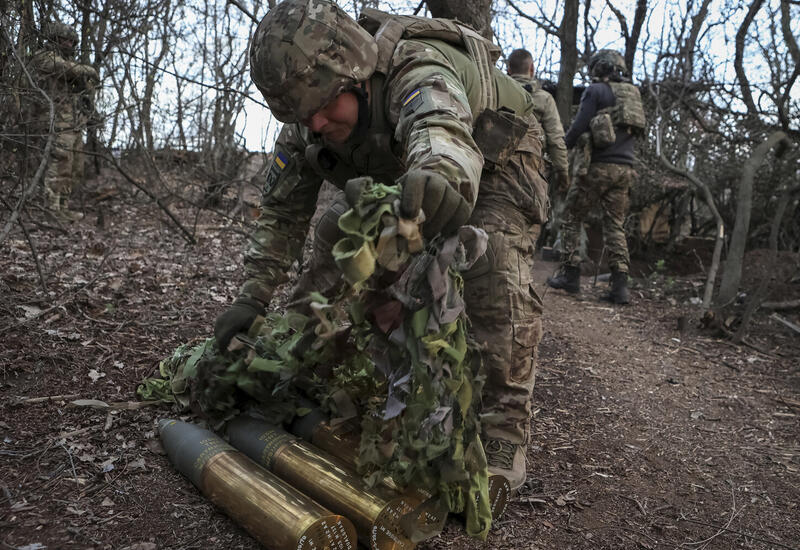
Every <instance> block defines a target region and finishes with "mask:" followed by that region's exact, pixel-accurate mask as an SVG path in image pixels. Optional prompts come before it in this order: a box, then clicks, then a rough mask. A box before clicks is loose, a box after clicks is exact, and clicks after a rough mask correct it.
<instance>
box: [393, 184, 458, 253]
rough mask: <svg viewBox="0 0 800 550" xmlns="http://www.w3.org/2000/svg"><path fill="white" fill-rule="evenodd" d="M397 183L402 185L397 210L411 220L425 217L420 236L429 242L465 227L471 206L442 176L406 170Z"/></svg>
mask: <svg viewBox="0 0 800 550" xmlns="http://www.w3.org/2000/svg"><path fill="white" fill-rule="evenodd" d="M397 183H399V184H400V185H402V187H403V190H402V193H401V195H400V210H401V213H402V214H403V216H405V217H407V218H410V219H413V218H415V217H416V216H417V214H418V213H419V210H420V209H422V211H423V212H424V213H425V223H424V224H423V225H422V233H423V234H424V235H425V237H426V238H428V239H430V238H432V237H435V236H436V235H438V234H439V233H441V234H442V235H451V234H453V233H455V232H456V231H457V230H458V228H459V227H461V226H462V225H464V224H465V223H467V220H468V219H469V216H470V214H471V213H472V206H471V205H470V204H469V203H468V202H467V201H466V199H464V197H462V196H461V193H459V192H458V191H456V190H455V189H454V188H453V187H452V186H451V185H450V183H449V182H448V181H447V180H446V179H445V178H444V176H442V175H441V174H439V173H437V172H434V171H432V170H409V171H408V172H406V173H405V174H403V175H402V176H401V177H400V178H399V179H398V180H397Z"/></svg>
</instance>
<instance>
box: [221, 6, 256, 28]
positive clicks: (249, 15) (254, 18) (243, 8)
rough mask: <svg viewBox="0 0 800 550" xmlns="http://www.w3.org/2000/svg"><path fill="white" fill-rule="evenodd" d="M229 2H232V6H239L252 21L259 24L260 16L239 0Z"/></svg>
mask: <svg viewBox="0 0 800 550" xmlns="http://www.w3.org/2000/svg"><path fill="white" fill-rule="evenodd" d="M228 4H231V5H232V6H236V7H237V8H239V10H240V11H241V12H242V13H243V14H245V15H246V16H247V17H249V18H250V21H252V22H253V23H255V24H256V25H258V18H257V17H256V16H255V15H253V14H252V12H250V10H248V9H247V8H245V7H244V6H243V5H242V4H241V3H240V2H239V1H238V0H228Z"/></svg>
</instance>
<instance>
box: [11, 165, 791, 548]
mask: <svg viewBox="0 0 800 550" xmlns="http://www.w3.org/2000/svg"><path fill="white" fill-rule="evenodd" d="M128 189H129V188H128V187H127V186H126V185H125V184H124V183H123V182H122V181H121V180H114V179H113V178H106V179H104V180H103V182H102V185H101V184H99V183H97V182H94V183H91V184H89V185H87V187H86V189H84V190H83V194H82V196H83V201H82V202H83V206H82V210H83V212H84V213H85V217H84V218H83V219H82V220H80V221H78V222H75V223H72V224H63V223H60V222H58V221H57V220H54V219H52V218H51V217H48V216H47V214H46V213H44V212H43V211H41V210H33V211H32V214H30V215H27V216H25V217H23V220H24V223H25V225H26V228H27V230H28V234H29V237H30V239H31V242H33V243H34V245H35V250H36V254H35V255H34V254H33V253H32V252H31V246H30V244H29V241H28V238H27V237H26V236H25V234H23V233H22V232H21V231H19V229H18V228H16V229H15V231H14V232H13V233H12V235H11V237H10V238H9V240H7V241H6V242H5V243H4V244H3V246H2V249H0V274H1V276H2V278H1V279H0V341H1V342H2V343H3V344H2V346H0V548H4V549H5V548H9V549H20V550H22V549H24V550H38V549H43V548H96V549H101V548H103V549H107V548H108V549H110V548H114V549H123V548H125V549H128V550H153V549H156V548H163V549H166V548H176V549H177V548H187V549H188V548H201V549H209V548H248V549H249V548H257V547H258V545H257V543H256V542H255V541H254V540H253V539H252V538H250V537H249V535H248V534H247V533H246V532H245V531H243V530H242V529H241V528H239V527H237V526H236V525H235V524H234V523H233V522H232V521H231V520H229V519H228V518H227V517H226V516H225V515H223V514H222V513H221V512H219V511H217V510H216V509H215V508H214V506H213V505H211V504H210V503H209V502H208V501H207V500H206V499H205V498H204V497H203V496H202V495H200V493H199V492H198V491H197V490H196V489H195V488H194V487H193V486H192V485H191V484H190V483H189V482H188V481H187V480H186V479H185V478H183V477H182V476H181V475H180V474H178V473H177V472H176V471H175V470H174V469H173V468H172V466H171V465H170V464H169V462H168V460H167V458H166V457H165V456H164V454H163V451H162V450H161V447H160V444H159V441H158V436H157V421H158V419H160V418H165V417H172V416H174V413H173V412H172V411H170V410H169V409H167V408H163V407H161V408H158V407H152V406H151V407H140V406H139V404H138V403H136V399H135V395H134V391H135V388H136V386H137V383H138V382H139V381H140V380H141V379H142V378H145V377H147V376H151V375H152V374H153V373H154V371H155V369H156V368H157V365H158V362H159V360H160V359H162V358H164V357H166V356H168V355H169V354H170V353H171V352H172V351H173V350H174V349H175V348H176V347H177V346H178V345H180V344H182V343H185V342H191V341H199V340H201V339H203V338H205V337H207V336H208V335H210V332H211V325H212V322H213V319H214V317H215V316H216V314H217V313H218V312H219V311H221V310H222V309H223V308H224V307H225V305H226V304H228V303H229V302H230V301H231V299H232V298H233V297H234V296H235V294H236V292H237V290H238V287H239V285H240V283H241V278H242V273H241V270H240V265H241V250H242V246H243V242H244V235H243V232H242V231H241V225H240V224H239V223H235V222H233V221H232V220H231V219H230V218H223V217H219V216H216V215H214V214H212V213H209V212H208V211H202V212H201V213H200V214H199V215H198V212H197V210H196V209H193V208H188V207H187V208H179V207H178V205H177V204H176V205H173V206H172V207H171V209H172V211H173V212H175V214H176V215H177V216H178V219H180V220H182V221H183V222H184V223H185V224H186V225H187V227H190V228H191V229H192V230H193V231H194V233H195V236H196V239H197V243H196V244H195V245H192V246H189V245H187V244H186V242H185V241H184V240H183V239H182V237H181V235H180V233H179V232H178V231H176V229H175V228H174V225H172V223H171V222H170V221H169V220H168V219H167V218H166V217H165V216H164V215H163V213H162V212H160V211H159V209H158V207H156V206H154V205H153V204H152V203H150V202H148V201H147V199H146V198H145V197H144V196H142V195H135V194H132V193H130V192H128V191H127V190H128ZM243 210H246V208H244V209H241V210H240V212H241V211H243ZM5 219H7V218H3V220H2V222H3V223H5ZM37 261H38V263H39V268H38V270H41V272H42V275H43V278H44V280H45V282H46V289H45V288H43V286H42V284H41V280H40V277H39V275H38V270H37V265H36V263H37ZM792 262H793V263H792ZM797 263H798V259H797V258H796V257H791V258H786V259H785V262H784V264H785V265H788V266H789V267H790V268H791V269H793V270H794V271H793V273H794V276H795V277H796V273H797V271H796V270H797ZM556 267H557V266H556V264H554V263H548V262H544V261H538V262H537V266H536V283H537V285H538V290H539V291H540V292H541V293H542V294H543V297H544V303H545V314H544V327H545V333H544V339H543V341H542V343H541V346H540V351H539V362H538V365H539V366H538V373H537V381H536V388H535V390H534V396H533V399H534V417H533V424H532V431H533V437H532V440H531V442H530V447H529V450H528V482H527V484H526V485H525V486H524V488H523V491H522V492H521V494H520V495H519V496H518V498H517V499H516V500H515V501H514V502H513V503H512V504H510V506H509V508H508V510H507V512H506V514H505V516H503V517H502V518H501V519H500V520H499V521H497V522H496V524H495V526H494V528H493V530H492V532H491V533H490V535H489V538H488V540H487V541H486V542H485V543H481V542H479V541H475V540H471V539H469V538H468V537H467V536H466V535H465V534H464V530H463V526H462V525H461V524H460V523H459V521H458V520H457V519H451V520H450V521H449V523H448V525H447V527H446V529H445V531H444V532H443V533H442V534H441V535H440V536H439V537H437V538H435V539H432V540H430V541H427V542H425V543H423V544H421V545H420V548H424V549H437V548H449V549H476V548H489V549H494V548H509V549H511V548H513V549H568V548H569V549H573V548H574V549H579V548H581V549H583V548H585V549H589V548H591V549H601V548H609V549H611V548H613V549H622V548H631V549H632V548H645V549H660V548H683V549H693V550H696V549H703V548H708V549H711V548H757V549H768V548H769V549H772V548H781V549H783V548H800V338H799V337H798V335H797V334H796V333H793V332H792V330H790V329H789V328H787V327H786V326H784V325H783V324H780V323H779V322H777V321H776V320H775V319H774V318H771V317H770V316H769V315H768V312H767V313H763V312H759V313H758V314H757V315H756V317H755V320H754V322H753V325H752V327H751V329H750V331H749V335H748V340H747V345H734V344H732V343H731V342H730V341H728V340H725V339H720V338H718V337H717V335H715V334H712V333H710V332H707V331H706V329H702V328H700V323H699V317H700V310H699V307H698V306H697V305H693V302H696V301H697V298H698V297H699V296H701V295H702V287H703V276H702V274H696V275H689V276H672V275H671V274H670V273H668V272H665V271H661V272H658V273H657V274H655V275H653V276H651V277H648V278H637V279H636V280H635V281H634V288H633V292H632V294H633V304H632V305H630V306H626V307H612V306H609V305H607V304H604V303H602V302H599V301H598V300H597V296H598V295H599V293H600V284H598V286H596V287H592V281H591V279H590V278H589V277H584V278H583V285H584V288H585V291H584V293H583V294H582V295H581V296H580V297H577V298H576V297H573V296H568V295H566V294H564V293H563V292H561V291H553V290H550V291H549V292H545V288H546V287H545V286H544V279H545V277H546V276H547V275H549V274H550V273H552V272H553V271H554V270H555V269H556ZM760 267H761V268H762V269H763V268H764V265H763V263H762V264H760ZM787 280H788V279H787ZM754 282H757V277H755V278H754V277H752V276H751V277H750V278H749V279H748V278H747V277H745V283H746V284H751V285H752V284H754ZM792 297H794V298H798V297H800V284H797V283H794V284H786V285H784V286H783V287H781V289H780V291H779V296H777V298H778V299H781V300H786V299H790V298H792ZM781 315H782V316H784V317H785V318H787V319H788V320H790V321H792V322H794V323H798V322H800V319H798V314H797V311H794V312H783V313H782V314H781ZM78 399H93V400H98V401H102V402H103V403H96V404H95V407H88V406H76V405H73V404H71V402H73V401H75V400H78ZM104 404H105V405H106V407H104Z"/></svg>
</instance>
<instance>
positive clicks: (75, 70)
mask: <svg viewBox="0 0 800 550" xmlns="http://www.w3.org/2000/svg"><path fill="white" fill-rule="evenodd" d="M42 34H43V37H44V40H45V42H44V46H43V47H42V48H41V49H39V50H38V51H36V52H35V53H34V54H33V57H32V58H31V68H32V69H33V71H34V73H35V75H36V77H37V83H38V85H39V86H40V87H41V88H42V90H44V91H45V93H46V94H47V96H48V97H49V98H50V100H51V101H52V102H53V107H54V118H53V120H52V128H51V127H50V123H51V120H50V108H49V105H47V104H45V103H44V102H43V101H40V102H39V103H38V104H37V109H36V110H37V116H36V117H37V120H38V122H39V126H40V130H41V133H42V134H43V135H48V134H49V132H50V131H53V132H55V143H54V144H53V149H52V153H51V158H50V162H49V164H48V167H47V172H46V173H45V176H44V191H45V197H46V199H47V205H48V207H49V208H50V210H52V211H53V212H57V213H58V214H59V215H60V216H63V217H65V218H67V219H76V218H77V217H78V215H77V214H76V213H73V212H71V211H70V210H69V209H68V207H67V201H68V199H69V195H70V193H71V192H72V189H73V185H74V184H75V183H76V182H80V180H82V179H83V154H82V150H83V136H82V133H83V129H84V128H85V127H86V123H87V121H88V119H89V116H90V115H91V114H92V113H93V112H94V97H93V94H94V89H95V87H96V86H97V84H98V83H99V82H100V79H99V77H98V74H97V71H96V70H95V69H94V67H92V66H90V65H85V64H82V63H79V62H77V61H75V60H74V58H75V47H76V46H77V44H78V33H76V32H75V29H73V28H72V27H70V26H69V25H66V24H64V23H59V22H54V23H50V24H48V25H46V26H45V27H44V28H43V32H42Z"/></svg>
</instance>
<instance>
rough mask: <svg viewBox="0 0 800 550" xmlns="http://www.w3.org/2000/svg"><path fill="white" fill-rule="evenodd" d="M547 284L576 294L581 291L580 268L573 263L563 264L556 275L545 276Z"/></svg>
mask: <svg viewBox="0 0 800 550" xmlns="http://www.w3.org/2000/svg"><path fill="white" fill-rule="evenodd" d="M547 286H551V287H553V288H560V289H562V290H565V291H567V292H569V293H570V294H578V293H579V292H580V291H581V268H580V267H578V266H575V265H565V266H563V267H562V268H561V271H559V273H558V275H556V276H555V277H548V278H547Z"/></svg>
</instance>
